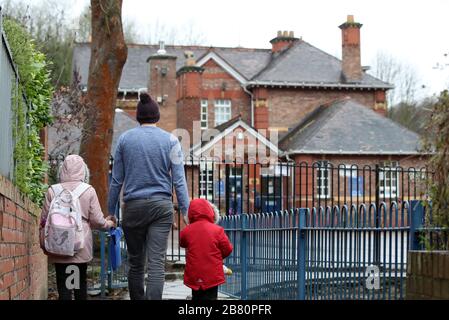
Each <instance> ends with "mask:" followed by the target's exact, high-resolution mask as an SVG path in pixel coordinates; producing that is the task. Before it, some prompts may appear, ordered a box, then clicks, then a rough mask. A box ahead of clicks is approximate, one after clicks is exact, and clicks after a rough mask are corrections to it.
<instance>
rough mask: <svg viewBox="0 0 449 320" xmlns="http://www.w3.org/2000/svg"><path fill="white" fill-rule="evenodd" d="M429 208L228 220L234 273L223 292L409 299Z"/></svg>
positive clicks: (316, 211)
mask: <svg viewBox="0 0 449 320" xmlns="http://www.w3.org/2000/svg"><path fill="white" fill-rule="evenodd" d="M423 212H424V209H423V207H422V205H421V203H420V202H419V201H411V202H410V203H409V202H402V203H401V204H400V205H398V204H397V203H396V202H392V203H391V204H390V205H387V204H385V203H381V204H380V206H379V207H376V205H375V204H374V203H372V204H369V205H368V206H367V205H365V204H361V205H360V206H358V207H357V206H355V205H353V206H351V207H348V206H346V205H344V206H341V207H338V206H335V207H333V208H331V207H326V208H322V207H320V208H318V209H317V208H313V209H312V210H310V209H295V210H290V211H283V212H275V213H268V214H250V215H246V214H243V215H238V216H228V217H225V218H223V220H222V221H221V225H222V226H223V227H224V228H225V230H226V232H227V234H228V236H229V239H230V240H231V242H232V243H233V245H234V251H233V253H232V254H231V256H230V257H228V258H227V259H226V260H225V264H226V265H228V266H229V267H231V268H232V269H233V271H234V273H233V275H231V276H229V277H227V283H226V284H224V285H222V286H221V288H220V290H221V291H222V292H224V293H226V294H229V295H231V296H234V297H237V298H241V299H264V300H265V299H299V300H304V299H307V300H323V299H326V300H330V299H337V300H343V299H345V300H347V299H361V300H363V299H368V300H373V299H389V300H390V299H391V300H392V299H404V297H405V277H406V270H407V251H408V250H414V249H420V248H421V246H422V244H421V242H420V241H419V239H418V238H419V231H420V230H422V227H423V223H424V218H423V217H424V213H423Z"/></svg>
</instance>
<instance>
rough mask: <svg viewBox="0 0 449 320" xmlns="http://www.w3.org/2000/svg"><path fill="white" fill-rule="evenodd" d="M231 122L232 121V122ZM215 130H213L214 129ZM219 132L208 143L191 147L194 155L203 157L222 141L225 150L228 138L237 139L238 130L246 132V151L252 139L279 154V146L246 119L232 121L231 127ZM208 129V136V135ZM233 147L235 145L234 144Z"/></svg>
mask: <svg viewBox="0 0 449 320" xmlns="http://www.w3.org/2000/svg"><path fill="white" fill-rule="evenodd" d="M230 123H231V122H230ZM212 132H213V131H212ZM217 132H219V133H218V134H217V135H216V136H213V138H212V139H211V140H210V141H208V142H206V143H204V144H203V143H198V144H197V145H195V146H193V147H192V149H191V152H192V155H193V156H194V157H198V158H199V157H201V156H202V155H203V154H205V153H208V152H210V151H211V150H212V149H213V148H214V147H215V146H216V145H217V144H219V143H221V144H222V145H221V149H220V150H223V151H225V148H224V147H223V146H224V145H225V143H226V141H225V140H226V139H229V138H233V139H235V138H236V137H237V134H236V133H238V132H241V133H243V134H244V140H243V141H244V142H243V143H244V145H245V148H246V149H245V151H247V143H246V142H247V141H248V140H251V141H253V142H255V143H256V144H257V145H259V144H262V145H263V146H265V148H267V149H269V150H270V154H271V153H274V154H276V155H278V154H279V149H278V147H277V146H276V145H275V144H273V143H272V142H271V141H270V140H269V139H267V138H265V137H264V136H263V135H261V134H260V133H258V132H257V131H256V130H255V129H253V128H252V127H250V126H249V125H247V124H246V123H245V122H244V121H242V120H238V121H235V122H234V123H232V124H231V125H230V126H229V127H227V128H224V129H223V130H222V131H221V132H220V131H218V130H217ZM207 133H208V132H207V131H206V136H207ZM233 148H235V146H234V145H233Z"/></svg>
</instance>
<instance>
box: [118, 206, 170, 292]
mask: <svg viewBox="0 0 449 320" xmlns="http://www.w3.org/2000/svg"><path fill="white" fill-rule="evenodd" d="M172 223H173V204H172V202H171V200H169V199H145V200H132V201H128V202H126V203H125V207H124V212H123V221H122V228H123V232H124V234H125V239H126V245H127V249H128V262H129V271H128V288H129V295H130V298H131V300H161V299H162V291H163V289H164V281H165V254H166V250H167V242H168V234H169V232H170V229H171V226H172ZM146 266H147V270H148V276H147V278H146V279H145V283H146V292H145V290H144V277H145V269H146V268H145V267H146Z"/></svg>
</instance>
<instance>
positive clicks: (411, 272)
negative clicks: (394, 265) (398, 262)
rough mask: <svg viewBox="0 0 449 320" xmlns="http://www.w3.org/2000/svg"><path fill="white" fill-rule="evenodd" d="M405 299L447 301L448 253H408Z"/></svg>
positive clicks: (448, 291) (448, 279) (448, 287)
mask: <svg viewBox="0 0 449 320" xmlns="http://www.w3.org/2000/svg"><path fill="white" fill-rule="evenodd" d="M407 299H449V251H409V253H408V266H407Z"/></svg>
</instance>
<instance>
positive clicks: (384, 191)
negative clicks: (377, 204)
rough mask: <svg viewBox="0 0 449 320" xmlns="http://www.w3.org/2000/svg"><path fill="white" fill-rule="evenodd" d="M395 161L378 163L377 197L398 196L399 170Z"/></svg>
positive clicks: (389, 197)
mask: <svg viewBox="0 0 449 320" xmlns="http://www.w3.org/2000/svg"><path fill="white" fill-rule="evenodd" d="M398 166H399V164H398V162H397V161H385V162H382V163H381V164H380V171H379V197H380V198H381V199H382V198H384V199H387V198H388V199H391V198H397V197H398V196H399V172H398Z"/></svg>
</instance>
